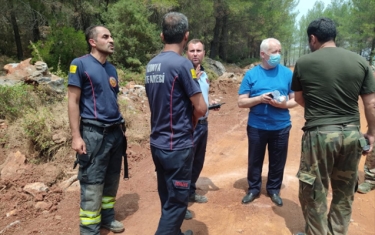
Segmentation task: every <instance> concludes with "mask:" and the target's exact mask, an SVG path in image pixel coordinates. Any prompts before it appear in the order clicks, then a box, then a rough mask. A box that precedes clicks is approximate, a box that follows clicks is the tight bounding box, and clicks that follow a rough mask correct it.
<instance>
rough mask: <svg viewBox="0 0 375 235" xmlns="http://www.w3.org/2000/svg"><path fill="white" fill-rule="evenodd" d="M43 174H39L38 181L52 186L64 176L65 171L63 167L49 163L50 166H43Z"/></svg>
mask: <svg viewBox="0 0 375 235" xmlns="http://www.w3.org/2000/svg"><path fill="white" fill-rule="evenodd" d="M42 169H43V174H42V175H40V176H39V178H38V179H37V180H38V181H42V182H45V184H46V185H47V186H52V185H53V184H55V183H56V182H57V181H58V180H59V179H62V178H63V177H64V172H63V170H62V169H61V167H58V166H55V165H52V164H48V166H43V168H42Z"/></svg>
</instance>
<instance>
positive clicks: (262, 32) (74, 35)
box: [0, 0, 375, 80]
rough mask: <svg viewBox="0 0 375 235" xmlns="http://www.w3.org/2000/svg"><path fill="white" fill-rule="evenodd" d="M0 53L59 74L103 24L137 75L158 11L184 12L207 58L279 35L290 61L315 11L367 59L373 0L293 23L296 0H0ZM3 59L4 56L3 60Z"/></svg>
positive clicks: (117, 57) (241, 56) (373, 38)
mask: <svg viewBox="0 0 375 235" xmlns="http://www.w3.org/2000/svg"><path fill="white" fill-rule="evenodd" d="M0 2H2V4H0V5H1V6H2V7H3V13H2V14H1V16H0V56H1V55H2V56H1V57H2V60H3V61H2V62H3V64H4V63H6V62H15V61H20V60H22V59H25V58H30V57H33V60H34V61H36V60H42V61H45V62H46V63H47V64H48V66H49V67H50V70H51V71H54V72H57V71H60V75H64V74H65V75H66V72H67V71H68V70H67V68H68V66H69V64H70V62H71V61H72V59H74V58H75V57H78V56H82V55H83V54H86V53H87V52H88V51H87V45H86V42H85V37H84V30H85V29H86V28H87V27H89V26H91V25H95V24H101V25H105V26H107V27H108V28H109V29H110V30H111V33H112V34H113V36H114V40H115V47H116V48H115V50H116V53H114V54H113V56H111V58H110V60H111V62H112V63H114V64H115V65H116V66H117V68H118V69H120V70H122V71H124V74H123V76H125V79H124V80H127V79H131V78H132V77H137V75H138V76H139V78H140V79H142V78H143V75H142V74H143V71H144V65H145V64H146V63H147V62H148V61H149V60H150V59H151V58H152V57H153V56H155V55H156V54H157V53H158V52H160V50H161V49H162V43H161V41H160V37H159V35H160V31H161V28H160V26H161V20H162V16H163V15H164V14H165V13H167V12H169V11H179V12H182V13H184V14H185V15H186V16H187V17H188V19H189V31H190V38H199V39H201V40H202V41H203V42H204V43H205V45H206V54H207V56H208V57H210V58H212V59H215V60H219V61H221V62H224V63H233V64H236V65H238V66H240V67H241V66H244V65H248V64H250V63H252V62H254V61H256V60H258V58H259V45H260V42H261V41H262V39H264V38H267V37H274V38H277V39H279V40H280V41H281V43H282V47H283V63H284V64H285V65H287V66H292V65H294V63H295V62H296V60H297V59H298V58H299V57H300V56H301V55H304V54H307V53H309V48H308V42H307V35H306V28H307V25H308V24H309V23H310V22H311V21H312V20H314V19H316V18H318V17H323V16H324V17H329V18H332V19H333V20H334V21H335V23H336V25H337V29H338V35H337V40H336V43H337V45H338V46H339V47H344V48H347V49H349V50H351V51H354V52H356V53H358V54H361V55H362V56H364V57H365V58H366V59H367V60H369V61H370V60H371V58H373V56H374V54H375V51H374V48H375V14H374V12H375V1H374V0H332V1H331V3H330V4H328V5H327V6H325V4H324V3H323V2H322V1H316V2H315V5H314V7H313V8H312V9H311V10H309V11H308V13H307V14H306V15H304V16H302V17H301V18H300V20H299V22H296V18H297V15H298V12H296V6H297V5H298V2H299V1H298V0H0ZM4 60H6V61H4Z"/></svg>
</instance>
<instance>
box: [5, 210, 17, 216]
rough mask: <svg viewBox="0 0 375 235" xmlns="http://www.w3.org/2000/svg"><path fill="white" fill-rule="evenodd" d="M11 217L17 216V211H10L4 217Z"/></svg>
mask: <svg viewBox="0 0 375 235" xmlns="http://www.w3.org/2000/svg"><path fill="white" fill-rule="evenodd" d="M12 215H13V216H16V215H17V209H14V210H11V211H9V212H8V213H6V217H9V216H12Z"/></svg>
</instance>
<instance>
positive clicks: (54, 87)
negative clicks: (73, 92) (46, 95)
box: [0, 58, 65, 93]
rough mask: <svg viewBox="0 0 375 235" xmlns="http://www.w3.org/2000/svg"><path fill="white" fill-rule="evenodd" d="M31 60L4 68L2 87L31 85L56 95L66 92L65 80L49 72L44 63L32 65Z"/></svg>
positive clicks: (0, 78) (1, 80)
mask: <svg viewBox="0 0 375 235" xmlns="http://www.w3.org/2000/svg"><path fill="white" fill-rule="evenodd" d="M30 61H31V58H29V59H27V60H24V61H22V62H20V63H11V64H7V65H5V66H4V70H5V71H6V75H5V76H0V85H8V86H12V85H14V84H17V83H22V82H23V83H29V84H34V85H40V86H45V87H46V88H47V89H50V90H51V91H53V92H56V93H63V92H64V88H65V86H64V79H63V78H60V77H58V76H56V75H54V74H52V73H50V72H49V71H48V66H47V64H46V63H45V62H43V61H37V62H36V63H35V64H34V65H32V64H30Z"/></svg>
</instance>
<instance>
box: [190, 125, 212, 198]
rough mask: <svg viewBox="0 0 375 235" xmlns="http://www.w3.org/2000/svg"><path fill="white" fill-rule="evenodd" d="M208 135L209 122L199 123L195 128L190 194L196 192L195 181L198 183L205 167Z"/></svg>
mask: <svg viewBox="0 0 375 235" xmlns="http://www.w3.org/2000/svg"><path fill="white" fill-rule="evenodd" d="M207 137H208V124H207V123H204V124H200V123H198V124H197V126H196V127H195V129H194V159H193V170H192V174H191V185H190V195H193V194H194V193H195V190H196V189H197V188H196V186H195V183H197V180H198V178H199V175H200V174H201V171H202V169H203V164H204V159H205V156H206V147H207Z"/></svg>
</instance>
